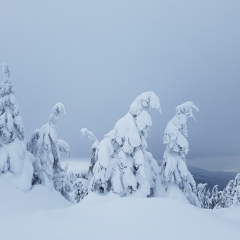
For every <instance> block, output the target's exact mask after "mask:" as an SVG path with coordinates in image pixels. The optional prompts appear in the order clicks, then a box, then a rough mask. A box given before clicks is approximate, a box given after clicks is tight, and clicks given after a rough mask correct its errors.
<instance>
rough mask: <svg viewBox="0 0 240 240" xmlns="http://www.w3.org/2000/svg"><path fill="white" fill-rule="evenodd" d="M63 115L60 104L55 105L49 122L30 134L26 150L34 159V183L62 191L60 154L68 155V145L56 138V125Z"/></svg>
mask: <svg viewBox="0 0 240 240" xmlns="http://www.w3.org/2000/svg"><path fill="white" fill-rule="evenodd" d="M64 113H65V107H64V105H63V104H62V103H60V102H59V103H57V104H56V105H55V106H54V107H53V109H52V112H51V114H50V117H49V121H48V123H46V124H45V125H43V126H42V127H41V128H40V129H37V130H35V131H34V133H33V134H32V137H31V139H30V140H29V142H28V145H27V147H28V150H29V151H30V152H31V153H32V154H33V155H34V156H35V157H36V159H37V161H36V163H35V164H34V183H41V184H43V185H46V186H47V187H49V188H52V186H53V183H54V182H55V188H56V189H58V190H59V189H62V184H64V182H63V181H64V179H62V178H63V175H64V171H63V169H62V167H61V164H60V153H61V152H64V153H66V154H67V155H69V154H70V150H69V145H68V143H66V142H65V141H64V140H61V139H58V138H57V131H56V123H57V121H58V119H59V117H60V115H62V114H64Z"/></svg>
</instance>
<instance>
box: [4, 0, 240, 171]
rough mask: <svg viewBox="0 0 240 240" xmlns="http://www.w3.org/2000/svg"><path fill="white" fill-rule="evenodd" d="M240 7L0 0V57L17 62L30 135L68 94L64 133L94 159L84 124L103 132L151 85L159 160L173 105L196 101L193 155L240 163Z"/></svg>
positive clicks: (134, 0) (74, 151)
mask: <svg viewBox="0 0 240 240" xmlns="http://www.w3.org/2000/svg"><path fill="white" fill-rule="evenodd" d="M239 12H240V2H239V1H238V0H236V1H233V0H229V1H223V0H222V1H221V0H211V1H209V0H202V1H192V0H191V1H190V0H189V1H178V0H172V1H163V0H158V1H152V0H148V1H142V0H121V1H114V0H111V1H110V0H101V1H99V0H92V1H89V0H86V1H82V0H79V1H73V0H69V1H61V0H58V1H57V0H52V1H47V0H41V1H37V0H32V1H26V0H21V1H17V0H1V1H0V34H1V35H0V63H3V62H7V63H8V64H9V66H10V70H11V80H12V83H13V85H14V88H15V93H16V97H17V100H18V103H19V105H20V109H21V115H22V117H23V122H24V126H25V129H26V131H25V132H26V134H25V135H26V138H29V137H30V136H31V133H32V132H33V131H34V130H35V129H36V128H40V127H41V126H42V125H43V124H44V123H46V122H47V121H48V117H49V114H50V111H51V108H52V107H53V106H54V104H55V103H56V102H58V101H61V102H63V104H64V105H65V107H66V115H65V116H63V117H61V119H60V120H59V123H58V125H57V131H58V136H59V138H62V139H64V140H66V141H67V142H68V143H69V144H70V147H71V155H72V157H74V158H83V157H87V156H89V154H90V147H91V144H92V143H91V142H90V141H89V140H88V139H86V138H83V139H82V138H81V137H80V129H81V128H83V127H87V128H89V129H90V130H91V131H93V132H94V133H95V135H96V136H97V137H98V138H99V140H101V139H102V138H103V137H104V134H106V133H108V132H109V131H110V130H111V129H112V128H113V127H114V125H115V123H116V121H117V120H118V119H119V118H121V117H122V116H124V115H125V114H126V113H127V111H128V110H129V106H130V104H131V102H132V101H133V100H134V99H135V98H136V97H137V96H138V95H139V94H140V93H142V92H145V91H149V90H152V91H154V92H155V93H156V94H157V95H158V96H159V98H160V101H161V106H162V114H159V113H158V112H155V111H154V110H152V111H150V113H151V115H152V118H153V126H152V128H151V132H150V134H149V138H148V144H149V151H151V152H152V153H153V156H154V157H155V158H156V159H161V158H162V155H163V152H164V146H163V144H162V137H163V132H164V128H165V127H166V124H167V122H168V121H169V120H170V119H171V118H172V117H173V116H174V112H175V111H174V109H175V107H176V106H177V105H179V104H181V103H183V102H185V101H193V102H194V104H195V105H196V106H197V107H198V108H199V109H200V111H199V112H197V113H195V117H196V120H197V121H194V120H193V119H189V121H188V123H189V124H188V130H189V138H188V140H189V143H190V152H189V155H188V156H187V158H189V159H191V161H193V162H194V159H202V161H205V165H204V166H205V168H207V166H208V161H209V167H210V166H211V169H212V166H213V162H211V159H213V158H214V159H218V158H219V159H221V161H219V162H218V161H215V162H216V164H219V165H221V164H222V166H224V168H227V166H226V162H227V161H230V160H231V159H234V164H236V165H239V166H240V126H239V125H240V54H239V53H240V31H239V30H240V14H239ZM0 76H1V79H2V78H3V76H2V74H1V75H0ZM223 159H224V160H223ZM231 162H232V160H231ZM218 168H219V166H218Z"/></svg>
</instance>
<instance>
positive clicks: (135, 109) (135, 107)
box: [130, 91, 161, 116]
mask: <svg viewBox="0 0 240 240" xmlns="http://www.w3.org/2000/svg"><path fill="white" fill-rule="evenodd" d="M150 108H155V109H157V110H159V111H160V112H161V106H160V101H159V98H158V96H157V95H156V94H155V93H154V92H152V91H150V92H144V93H142V94H140V95H139V96H138V97H137V98H136V99H135V100H134V101H133V103H132V104H131V106H130V113H131V114H132V115H133V116H138V115H139V114H140V113H141V112H142V111H143V110H149V109H150Z"/></svg>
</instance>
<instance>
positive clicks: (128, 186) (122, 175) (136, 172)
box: [90, 92, 160, 196]
mask: <svg viewBox="0 0 240 240" xmlns="http://www.w3.org/2000/svg"><path fill="white" fill-rule="evenodd" d="M150 108H155V109H157V110H160V102H159V99H158V97H157V96H156V95H155V93H154V92H145V93H142V94H141V95H139V96H138V97H137V98H136V99H135V100H134V101H133V103H132V104H131V106H130V110H129V112H128V113H127V114H126V115H125V116H124V117H123V118H121V119H120V120H119V121H118V122H117V123H116V125H115V127H114V129H113V130H111V131H110V132H109V133H108V134H106V135H105V137H104V139H103V140H102V141H101V142H100V143H99V144H98V145H97V149H96V153H95V154H96V156H95V159H96V163H95V165H94V168H93V177H92V180H91V182H90V190H91V191H96V192H98V193H104V192H106V191H113V192H114V193H117V194H119V195H120V196H126V195H129V194H132V193H136V194H138V195H141V196H150V195H152V194H153V192H154V189H155V187H156V181H157V178H158V176H159V167H158V164H157V162H156V161H155V159H154V158H153V157H152V155H151V153H149V152H147V150H146V149H147V141H146V139H147V136H148V132H149V129H150V127H151V125H152V120H151V116H150V115H149V113H148V110H149V109H150Z"/></svg>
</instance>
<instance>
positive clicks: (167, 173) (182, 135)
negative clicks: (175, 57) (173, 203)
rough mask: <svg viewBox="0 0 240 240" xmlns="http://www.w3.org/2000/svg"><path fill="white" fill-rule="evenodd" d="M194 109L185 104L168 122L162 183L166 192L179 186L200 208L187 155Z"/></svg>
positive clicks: (190, 105)
mask: <svg viewBox="0 0 240 240" xmlns="http://www.w3.org/2000/svg"><path fill="white" fill-rule="evenodd" d="M193 109H195V110H197V111H198V108H197V107H196V106H195V105H194V104H193V103H192V102H185V103H183V104H182V105H179V106H178V107H176V114H175V116H174V117H173V118H172V119H171V120H170V121H169V122H168V124H167V127H166V129H165V132H164V137H163V143H164V144H165V145H166V150H165V152H164V156H163V162H162V165H161V177H162V183H163V184H164V185H165V189H166V191H167V190H168V188H169V186H170V185H178V187H179V189H180V190H181V191H182V192H183V193H184V194H185V196H186V197H187V199H188V201H189V202H190V203H191V204H193V205H195V206H198V207H200V203H199V201H198V199H197V197H196V195H195V194H194V191H195V188H196V183H195V181H194V179H193V177H192V175H191V173H190V172H189V171H188V169H187V165H186V158H185V157H186V155H187V154H188V151H189V149H188V146H189V144H188V141H187V136H188V132H187V119H188V118H189V117H192V118H194V115H193Z"/></svg>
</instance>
